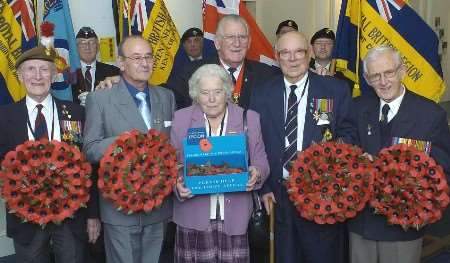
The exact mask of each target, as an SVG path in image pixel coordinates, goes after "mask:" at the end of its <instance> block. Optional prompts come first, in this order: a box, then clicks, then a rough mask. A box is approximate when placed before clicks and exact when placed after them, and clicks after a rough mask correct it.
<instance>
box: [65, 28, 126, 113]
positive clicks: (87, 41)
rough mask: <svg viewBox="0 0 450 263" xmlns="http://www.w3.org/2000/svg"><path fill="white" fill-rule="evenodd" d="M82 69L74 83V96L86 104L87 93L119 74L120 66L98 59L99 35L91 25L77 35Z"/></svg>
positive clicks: (79, 101) (78, 101)
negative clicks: (101, 82) (107, 78)
mask: <svg viewBox="0 0 450 263" xmlns="http://www.w3.org/2000/svg"><path fill="white" fill-rule="evenodd" d="M76 41H77V48H78V53H79V54H80V62H81V69H78V70H77V72H76V74H77V83H76V84H75V85H72V95H73V96H72V97H73V99H74V101H75V102H77V103H80V104H81V105H84V102H85V100H86V95H87V94H88V93H89V92H91V91H93V90H94V88H95V86H97V85H98V83H99V82H100V81H102V80H104V79H105V78H106V77H109V76H117V75H119V73H120V70H119V68H117V67H115V66H113V65H109V64H105V63H102V62H99V61H97V52H98V47H99V42H98V37H97V34H96V33H95V31H94V30H93V29H92V28H90V27H82V28H81V29H80V30H79V31H78V33H77V36H76Z"/></svg>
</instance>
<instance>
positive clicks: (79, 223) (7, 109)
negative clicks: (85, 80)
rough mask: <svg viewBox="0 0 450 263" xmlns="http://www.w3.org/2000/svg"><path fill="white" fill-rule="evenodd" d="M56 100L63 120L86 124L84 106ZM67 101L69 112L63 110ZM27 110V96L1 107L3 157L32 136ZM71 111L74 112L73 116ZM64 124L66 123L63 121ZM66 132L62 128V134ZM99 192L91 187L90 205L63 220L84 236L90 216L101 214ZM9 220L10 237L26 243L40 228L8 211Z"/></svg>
mask: <svg viewBox="0 0 450 263" xmlns="http://www.w3.org/2000/svg"><path fill="white" fill-rule="evenodd" d="M55 103H56V108H57V110H58V117H59V121H60V122H61V121H62V120H71V121H81V122H82V124H83V125H84V108H83V107H81V106H80V105H78V104H75V103H73V102H69V101H61V100H58V99H56V98H55ZM63 105H64V106H65V110H66V111H67V112H68V114H63V113H62V110H63ZM27 114H28V113H27V107H26V103H25V99H23V100H21V101H19V102H18V103H14V104H9V105H6V106H3V107H0V160H2V159H3V158H4V156H5V155H6V153H8V152H9V151H11V150H14V149H15V148H16V146H17V145H19V144H22V143H23V142H25V141H27V140H28V127H27ZM68 115H70V118H69V116H68ZM55 121H56V120H55ZM60 126H61V127H62V125H60ZM63 132H64V131H63V130H62V128H61V138H62V135H63ZM78 146H80V145H78ZM80 150H81V148H80ZM96 196H97V193H96V188H94V187H93V188H91V198H90V200H89V203H88V208H81V209H79V210H78V211H77V212H76V213H75V214H74V218H73V219H66V220H65V221H64V222H63V224H68V225H69V227H70V229H71V230H72V231H73V233H74V234H75V236H78V237H79V238H81V239H87V232H86V219H87V218H88V217H89V218H97V217H98V200H97V198H96ZM6 222H7V235H8V237H11V238H13V239H14V241H16V242H19V243H22V244H28V243H29V242H31V240H32V239H33V236H34V233H35V231H36V230H37V229H39V228H40V226H39V225H37V224H32V223H21V219H19V218H18V217H16V216H15V215H14V214H9V213H7V214H6Z"/></svg>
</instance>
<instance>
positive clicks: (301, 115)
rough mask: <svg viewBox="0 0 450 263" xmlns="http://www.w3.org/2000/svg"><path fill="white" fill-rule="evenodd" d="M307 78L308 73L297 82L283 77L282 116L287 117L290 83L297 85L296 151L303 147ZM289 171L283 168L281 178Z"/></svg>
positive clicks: (286, 176)
mask: <svg viewBox="0 0 450 263" xmlns="http://www.w3.org/2000/svg"><path fill="white" fill-rule="evenodd" d="M307 79H308V73H306V74H305V76H303V78H302V79H300V80H299V81H297V83H290V82H289V81H287V80H286V78H285V79H284V86H285V97H284V118H285V119H286V117H287V107H288V105H287V104H288V103H287V102H288V98H289V94H291V88H290V86H291V85H297V88H296V89H295V91H294V92H295V95H296V96H297V101H299V100H300V102H299V103H298V105H297V106H298V108H297V151H301V150H302V148H303V131H304V129H305V116H306V106H307V104H308V87H309V81H308V83H307V84H306V85H305V83H306V80H307ZM303 89H306V90H305V94H303V97H302V93H303ZM284 146H285V147H287V146H289V141H288V139H287V137H285V138H284ZM288 177H289V172H288V170H286V169H285V168H283V178H288Z"/></svg>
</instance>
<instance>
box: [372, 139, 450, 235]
mask: <svg viewBox="0 0 450 263" xmlns="http://www.w3.org/2000/svg"><path fill="white" fill-rule="evenodd" d="M375 165H376V168H377V169H378V171H379V173H378V174H377V176H376V178H375V182H374V195H373V198H372V200H371V201H370V205H371V206H372V207H373V208H375V213H377V214H382V215H385V216H386V217H387V220H388V223H389V224H394V225H400V226H401V227H402V228H403V229H404V230H405V231H406V230H408V229H409V228H414V229H417V230H419V229H420V228H421V227H423V226H425V225H427V224H431V223H434V222H436V221H438V220H439V219H440V218H441V217H442V211H443V210H444V209H445V208H446V207H447V205H448V204H449V196H448V192H449V188H448V185H447V180H446V178H445V173H444V170H443V168H442V166H440V165H437V164H436V162H435V161H434V159H433V158H431V157H430V156H428V155H427V154H425V153H424V152H423V151H419V150H417V149H416V148H415V147H413V146H408V145H406V144H396V145H393V146H391V147H389V148H385V149H383V150H381V151H380V154H379V159H377V160H376V162H375Z"/></svg>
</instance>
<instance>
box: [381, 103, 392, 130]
mask: <svg viewBox="0 0 450 263" xmlns="http://www.w3.org/2000/svg"><path fill="white" fill-rule="evenodd" d="M389 110H390V108H389V104H387V103H386V104H384V106H383V108H381V119H380V124H381V126H382V127H384V126H386V125H387V124H388V113H389Z"/></svg>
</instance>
